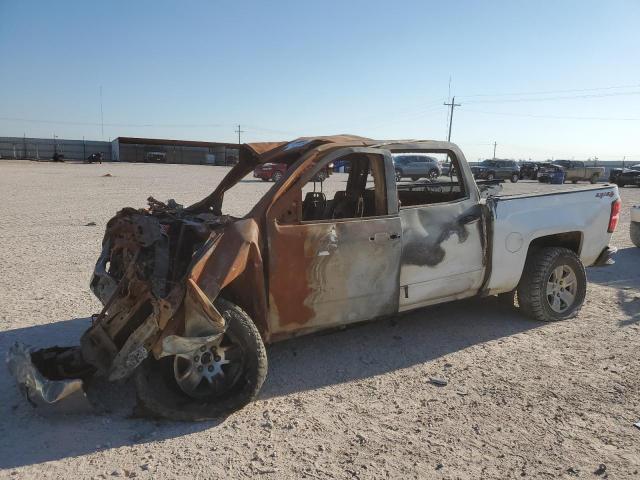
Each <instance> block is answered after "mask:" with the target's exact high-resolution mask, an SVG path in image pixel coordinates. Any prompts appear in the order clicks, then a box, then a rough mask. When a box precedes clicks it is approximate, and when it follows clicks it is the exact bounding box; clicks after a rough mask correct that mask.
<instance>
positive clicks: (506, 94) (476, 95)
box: [458, 84, 640, 98]
mask: <svg viewBox="0 0 640 480" xmlns="http://www.w3.org/2000/svg"><path fill="white" fill-rule="evenodd" d="M637 87H640V84H633V85H615V86H609V87H596V88H573V89H569V90H543V91H537V92H519V93H476V94H473V95H458V96H459V97H463V98H469V97H515V96H518V95H549V94H555V93H571V92H596V91H598V90H615V89H618V88H637Z"/></svg>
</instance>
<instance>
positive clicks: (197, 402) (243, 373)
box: [135, 298, 267, 421]
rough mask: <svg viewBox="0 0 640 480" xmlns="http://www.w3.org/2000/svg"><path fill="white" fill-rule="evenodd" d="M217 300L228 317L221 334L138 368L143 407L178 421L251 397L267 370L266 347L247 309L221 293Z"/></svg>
mask: <svg viewBox="0 0 640 480" xmlns="http://www.w3.org/2000/svg"><path fill="white" fill-rule="evenodd" d="M215 306H216V308H217V309H218V311H219V312H220V314H221V315H222V316H223V317H224V318H225V320H226V322H227V329H226V331H225V333H224V335H223V336H222V339H221V340H219V341H218V342H216V344H215V345H214V344H212V345H206V346H205V345H203V346H201V347H200V348H198V349H197V350H194V351H193V352H191V353H189V354H179V355H174V356H170V357H164V358H161V359H160V360H156V359H155V358H153V357H152V356H150V357H149V358H147V359H146V360H145V361H144V362H143V363H142V364H141V365H140V367H138V369H137V370H136V375H135V384H136V390H137V393H138V399H139V401H140V403H141V405H142V407H143V409H144V410H146V411H147V412H149V413H151V414H153V415H156V416H159V417H165V418H170V419H172V420H178V421H198V420H206V419H211V418H216V417H220V416H223V415H225V414H228V413H230V412H232V411H234V410H238V409H240V408H242V407H244V406H245V405H246V404H248V403H249V402H251V401H252V400H253V399H254V398H255V397H256V395H257V394H258V392H259V391H260V388H261V387H262V384H263V383H264V380H265V378H266V376H267V353H266V350H265V348H264V344H263V343H262V339H261V337H260V333H259V332H258V329H257V328H256V326H255V324H254V323H253V321H252V320H251V318H249V315H247V314H246V313H245V312H244V310H242V309H241V308H240V307H238V306H237V305H234V304H233V303H231V302H228V301H226V300H224V299H222V298H218V299H216V301H215Z"/></svg>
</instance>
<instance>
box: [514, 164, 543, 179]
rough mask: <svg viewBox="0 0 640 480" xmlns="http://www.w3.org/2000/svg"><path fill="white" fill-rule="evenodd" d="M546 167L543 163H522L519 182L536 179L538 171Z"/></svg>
mask: <svg viewBox="0 0 640 480" xmlns="http://www.w3.org/2000/svg"><path fill="white" fill-rule="evenodd" d="M544 165H546V164H545V163H543V162H523V163H522V164H520V180H535V179H536V178H538V170H539V169H540V167H542V166H544Z"/></svg>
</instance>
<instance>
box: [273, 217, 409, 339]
mask: <svg viewBox="0 0 640 480" xmlns="http://www.w3.org/2000/svg"><path fill="white" fill-rule="evenodd" d="M269 230H270V231H269V252H270V254H269V322H270V324H271V328H272V332H273V334H274V335H276V336H277V335H280V336H286V334H287V333H288V332H293V331H296V330H299V329H304V330H315V329H319V328H326V327H331V326H338V325H344V324H348V323H353V322H358V321H363V320H368V319H372V318H375V317H378V316H382V315H389V314H394V313H396V312H397V311H398V288H399V274H400V255H401V251H402V245H401V224H400V219H399V217H398V216H397V215H395V216H387V217H380V218H370V219H350V220H340V221H335V222H321V223H314V224H310V223H304V224H298V225H278V224H276V223H274V224H272V225H271V226H270V229H269Z"/></svg>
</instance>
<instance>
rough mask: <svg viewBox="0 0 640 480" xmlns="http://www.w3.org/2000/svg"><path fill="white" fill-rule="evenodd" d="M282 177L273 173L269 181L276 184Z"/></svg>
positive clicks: (280, 174)
mask: <svg viewBox="0 0 640 480" xmlns="http://www.w3.org/2000/svg"><path fill="white" fill-rule="evenodd" d="M282 177H283V175H282V172H273V175H271V180H273V181H274V182H277V181H278V180H280V179H281V178H282Z"/></svg>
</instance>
